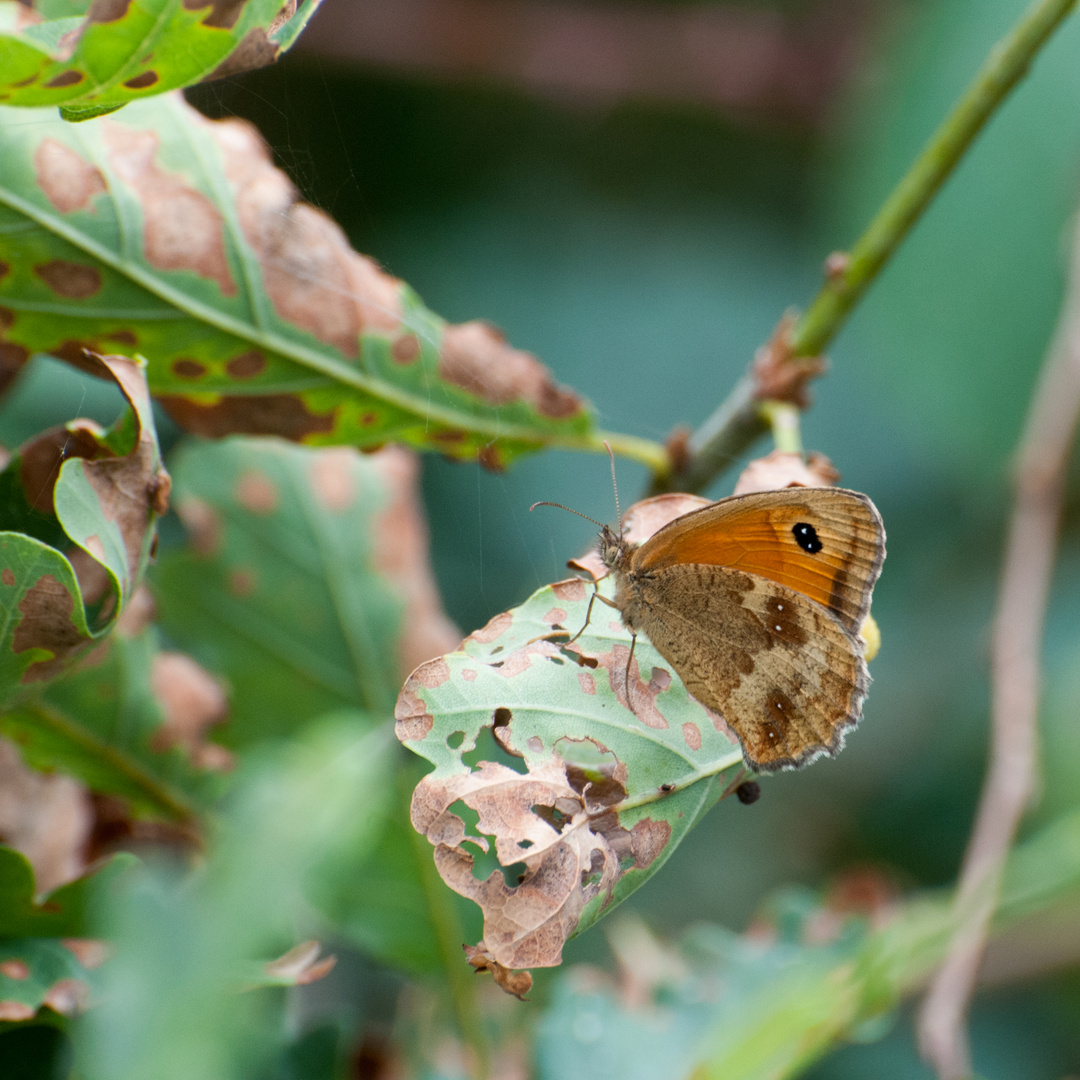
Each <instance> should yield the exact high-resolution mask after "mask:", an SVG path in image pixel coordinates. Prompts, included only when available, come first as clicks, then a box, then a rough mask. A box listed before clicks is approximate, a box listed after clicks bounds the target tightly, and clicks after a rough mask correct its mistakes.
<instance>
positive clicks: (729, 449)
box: [654, 0, 1077, 491]
mask: <svg viewBox="0 0 1080 1080" xmlns="http://www.w3.org/2000/svg"><path fill="white" fill-rule="evenodd" d="M1076 2H1077V0H1036V2H1035V3H1033V4H1032V5H1031V6H1030V7H1029V8H1028V10H1027V11H1026V12H1025V13H1024V15H1023V16H1022V18H1021V19H1020V21H1019V22H1018V23H1016V25H1015V26H1014V27H1013V28H1012V29H1011V30H1010V31H1009V33H1008V34H1006V36H1005V37H1004V38H1003V39H1002V40H1001V41H1000V42H998V43H997V45H995V46H994V48H993V49H991V50H990V55H989V56H988V57H987V58H986V60H985V61H984V62H983V65H982V67H981V68H980V69H979V71H978V73H977V74H976V75H975V78H974V79H973V80H972V82H971V84H970V85H969V86H968V88H967V90H965V91H964V93H963V95H962V96H961V98H960V100H959V101H958V102H957V103H956V104H955V105H954V106H953V109H952V111H951V112H950V113H949V115H948V116H947V117H946V118H945V120H944V121H943V122H942V124H941V126H940V127H939V128H938V129H937V131H935V132H934V134H933V135H932V136H931V138H930V141H929V142H928V143H927V144H926V145H925V146H924V147H923V149H922V152H921V153H920V154H919V156H918V157H917V158H916V159H915V161H914V162H913V164H912V165H911V168H910V169H909V170H908V172H907V174H906V175H905V176H904V177H903V179H901V181H900V183H899V184H897V185H896V187H895V189H894V190H893V192H892V194H891V195H890V196H889V197H888V198H887V199H886V200H885V203H884V204H883V205H882V207H881V209H880V210H879V211H878V213H877V214H876V215H875V217H874V219H873V220H872V221H871V222H870V224H869V225H868V226H867V228H866V230H865V232H863V234H862V236H861V237H859V239H858V240H857V241H856V243H855V245H854V247H853V248H852V249H851V251H850V253H848V254H847V255H846V256H843V257H842V258H839V259H837V260H835V261H836V262H837V263H838V264H839V266H838V268H837V269H836V270H835V271H834V272H832V273H830V274H829V276H828V279H827V280H826V282H825V284H824V285H823V286H822V288H821V291H820V292H819V293H818V294H817V296H816V297H815V298H814V300H813V302H812V303H811V304H810V306H809V307H808V308H807V309H806V311H805V312H804V313H803V315H802V317H801V318H800V319H799V321H798V322H797V323H796V325H795V328H794V330H793V331H792V333H791V335H790V338H789V340H788V345H789V348H790V355H791V356H792V357H800V356H801V357H807V356H818V355H820V354H821V352H822V351H823V350H824V349H825V348H826V346H827V345H828V344H829V342H830V341H832V339H833V338H834V337H835V336H836V334H837V332H838V331H839V330H840V327H841V326H842V325H843V324H844V321H845V320H846V319H847V317H848V315H849V314H850V312H851V310H852V308H854V307H855V305H856V304H857V303H858V302H859V301H860V300H861V299H862V297H863V294H864V293H865V292H866V290H867V289H868V288H869V286H870V284H871V283H872V282H873V281H874V279H875V278H876V277H877V275H878V273H879V272H880V271H881V268H882V267H883V266H884V265H885V263H886V262H888V260H889V258H890V257H891V256H892V254H893V253H894V252H895V251H896V250H897V248H898V247H899V246H900V244H901V242H902V241H903V239H904V238H905V237H906V236H907V234H908V233H909V232H910V231H911V228H912V226H913V225H914V224H915V222H916V221H918V220H919V218H920V216H921V215H922V213H923V211H924V210H925V209H926V208H927V206H929V204H930V202H931V200H932V199H933V197H934V195H936V194H937V191H938V189H939V188H940V187H941V185H942V184H943V183H944V182H945V180H946V179H948V177H949V174H950V173H951V172H952V171H953V169H954V168H955V167H956V164H957V162H959V160H960V159H961V158H962V157H963V156H964V153H965V152H966V151H967V149H968V147H969V146H970V145H971V143H972V141H973V140H974V138H975V136H976V135H978V133H979V132H980V131H981V130H982V129H983V127H984V126H985V125H986V122H987V121H988V120H989V118H990V116H991V115H992V114H993V112H994V110H995V109H996V108H997V107H998V106H999V105H1000V104H1001V103H1002V101H1004V100H1005V98H1006V96H1007V95H1008V93H1009V91H1010V90H1012V88H1013V87H1014V86H1015V85H1016V84H1017V83H1018V82H1019V81H1020V79H1021V78H1022V76H1023V75H1024V74H1025V72H1026V71H1027V69H1028V67H1029V65H1030V64H1031V61H1032V60H1033V59H1034V57H1035V55H1036V54H1037V53H1038V51H1039V49H1041V48H1042V46H1043V45H1044V44H1045V43H1046V41H1047V39H1048V38H1049V37H1050V35H1051V34H1052V33H1053V32H1054V30H1055V29H1056V28H1057V27H1058V25H1059V24H1060V23H1061V22H1062V20H1063V19H1064V18H1065V16H1066V15H1068V14H1069V12H1070V11H1071V10H1072V9H1073V8H1074V7H1075V6H1076ZM766 430H767V426H766V424H765V423H764V422H763V420H762V418H761V416H760V414H759V413H758V398H757V395H756V394H755V392H754V386H753V382H752V379H751V378H750V377H749V376H747V377H746V378H744V379H743V380H741V381H740V382H739V383H738V384H737V385H736V387H735V389H734V391H733V392H732V393H731V395H729V397H728V399H727V400H726V401H724V403H723V404H722V405H721V406H720V407H719V408H718V409H717V410H716V412H714V413H713V415H712V416H711V417H709V419H708V420H706V421H705V423H704V424H703V425H702V426H701V427H700V428H699V429H698V431H696V432H695V433H694V435H693V436H692V437H691V439H690V445H689V450H690V460H689V462H688V464H687V466H686V467H685V468H684V469H682V470H680V471H679V473H678V474H676V475H674V476H670V477H665V476H662V475H661V476H658V477H657V479H656V480H655V481H654V488H655V489H657V490H671V489H676V490H681V491H700V490H701V489H702V488H704V487H705V486H706V485H707V484H708V483H710V482H711V481H712V480H713V479H714V478H715V477H716V476H717V475H718V474H719V473H720V472H721V471H722V470H723V469H724V468H725V467H726V466H727V465H728V464H729V463H730V462H732V461H734V460H735V459H736V458H737V457H739V455H740V454H742V453H743V452H744V451H745V450H746V449H747V448H748V447H749V446H750V445H751V443H753V442H754V441H755V440H756V439H757V438H758V437H759V436H760V435H762V434H764V432H765V431H766Z"/></svg>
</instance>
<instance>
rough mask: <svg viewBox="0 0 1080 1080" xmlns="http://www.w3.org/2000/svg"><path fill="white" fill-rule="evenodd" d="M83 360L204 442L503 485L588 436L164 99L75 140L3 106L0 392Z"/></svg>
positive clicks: (282, 181) (518, 359) (540, 384)
mask: <svg viewBox="0 0 1080 1080" xmlns="http://www.w3.org/2000/svg"><path fill="white" fill-rule="evenodd" d="M251 2H254V0H251ZM31 221H32V222H33V228H32V229H28V228H27V227H26V226H27V224H28V223H29V222H31ZM121 223H123V225H121ZM136 223H137V224H136ZM136 229H137V230H138V231H137V233H135V232H133V231H132V230H136ZM31 238H32V239H31ZM5 267H6V268H7V272H6V273H5V272H3V268H5ZM6 297H10V298H11V303H10V305H8V304H5V298H6ZM87 345H88V346H89V347H91V348H93V349H96V350H97V351H99V352H102V351H108V352H112V351H116V350H120V351H124V352H129V353H132V354H134V353H135V352H139V353H141V354H142V355H144V356H146V357H148V358H149V380H150V388H151V390H152V391H153V393H154V395H155V396H156V397H157V398H158V400H159V401H160V402H161V404H162V405H163V407H164V408H165V409H166V411H167V412H168V413H169V415H170V416H171V417H172V418H173V419H174V420H175V421H176V422H177V423H178V424H179V425H180V426H181V427H184V428H186V429H187V430H188V431H192V432H195V433H197V434H200V435H205V436H209V437H214V438H216V437H221V436H225V435H229V434H247V435H278V436H281V437H283V438H286V439H290V440H293V441H296V442H304V443H310V444H317V445H328V444H350V445H354V446H357V447H362V448H364V449H374V448H376V447H378V446H381V445H383V444H385V443H387V442H403V443H409V444H412V445H414V446H417V447H420V448H423V449H425V450H433V451H437V452H439V453H442V454H445V455H447V456H449V457H452V458H455V459H460V460H479V461H480V462H481V463H482V464H484V465H485V466H487V467H490V468H493V469H501V468H503V467H505V466H506V465H507V464H508V463H509V462H510V461H511V460H512V459H513V458H514V457H515V456H516V455H518V454H522V453H525V452H529V451H535V450H538V449H541V448H542V447H544V446H545V445H548V444H550V443H553V442H558V443H561V444H563V445H565V444H566V443H567V442H574V441H578V442H580V441H581V440H582V437H583V436H587V435H588V434H589V433H590V432H591V430H592V418H591V417H590V415H589V412H588V409H587V407H586V404H585V402H584V401H583V400H582V399H581V398H580V396H579V395H577V394H575V393H574V392H573V391H571V390H569V389H567V388H565V387H562V386H560V385H559V384H558V383H557V382H556V381H555V379H554V378H553V377H552V374H551V372H550V371H548V369H547V368H546V367H544V365H543V364H541V363H540V361H539V360H537V359H536V357H534V356H531V355H530V354H529V353H526V352H523V351H522V350H520V349H516V348H514V347H513V346H512V345H510V344H509V343H508V342H506V341H505V340H504V339H503V337H502V335H501V334H500V333H499V332H498V330H496V329H495V328H494V327H492V326H490V325H488V324H486V323H483V322H479V321H473V322H468V323H463V324H461V325H456V326H454V325H448V324H447V323H445V322H444V321H443V320H442V319H440V318H439V317H438V316H437V315H435V314H434V313H432V312H431V311H429V310H428V309H427V308H425V307H424V305H423V304H422V303H421V302H420V300H419V299H418V298H417V296H416V295H415V294H414V293H413V292H412V290H411V289H409V287H408V286H407V285H405V284H404V283H403V282H401V281H398V280H397V279H396V278H393V277H391V276H390V275H389V274H387V273H385V272H384V271H383V270H382V269H381V268H380V267H379V266H378V265H377V264H376V263H375V262H374V260H372V259H370V258H368V257H366V256H364V255H361V254H359V253H358V252H356V251H354V250H353V248H352V247H351V246H350V245H349V242H348V240H347V238H346V237H345V234H344V233H343V232H342V230H341V229H340V227H339V226H338V225H337V224H336V223H335V222H334V221H333V220H331V219H330V218H329V217H327V216H326V215H325V214H324V213H322V211H320V210H317V209H315V208H314V207H312V206H310V205H308V204H306V203H304V202H303V201H301V199H300V196H299V194H298V192H297V191H296V189H295V188H294V186H293V185H292V183H291V182H290V181H289V179H288V178H287V177H286V176H285V174H284V173H283V172H281V170H279V169H278V168H277V167H276V166H275V165H274V163H273V159H272V156H271V154H270V152H269V150H268V148H267V146H266V145H265V143H264V142H263V141H262V139H261V138H260V136H259V134H258V133H257V132H256V131H255V129H254V128H252V127H251V126H250V125H249V124H247V123H245V122H243V121H241V120H236V119H229V120H220V121H211V120H207V119H206V118H204V117H203V116H201V115H200V114H199V113H197V112H196V111H195V110H194V109H192V108H191V107H190V106H188V105H186V104H185V103H184V101H183V99H182V98H180V97H179V96H177V97H171V96H164V97H160V98H157V99H155V100H154V101H147V102H141V103H137V104H135V105H132V106H130V107H129V108H127V109H125V110H124V112H123V113H122V114H121V115H120V116H119V117H116V118H113V117H108V118H103V119H101V120H100V121H97V122H95V124H93V125H89V126H86V127H84V128H81V129H79V130H78V131H77V132H73V131H72V130H71V128H70V125H65V124H64V123H63V122H61V121H59V120H57V119H56V117H55V114H54V113H51V112H50V113H45V112H42V113H40V114H33V122H27V116H26V114H25V113H24V112H20V111H17V110H11V109H6V110H5V109H2V108H0V375H2V373H3V371H4V370H6V369H11V370H14V369H15V368H17V367H18V365H19V364H20V363H22V362H23V361H25V359H26V358H28V357H29V356H30V355H32V354H33V353H35V352H44V353H51V354H52V355H53V356H58V357H60V358H62V359H65V360H69V361H71V362H73V363H78V362H79V357H80V356H81V350H82V348H83V347H84V346H87ZM5 358H6V359H5Z"/></svg>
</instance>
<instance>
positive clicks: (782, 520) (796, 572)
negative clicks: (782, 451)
mask: <svg viewBox="0 0 1080 1080" xmlns="http://www.w3.org/2000/svg"><path fill="white" fill-rule="evenodd" d="M884 559H885V530H884V527H883V526H882V524H881V517H880V515H879V514H878V512H877V510H876V509H875V507H874V504H873V503H872V502H871V501H870V500H869V499H868V498H867V497H866V496H865V495H860V494H859V493H857V492H854V491H845V490H843V489H840V488H789V489H786V490H784V491H765V492H755V493H754V494H751V495H736V496H733V497H731V498H729V499H721V500H720V501H719V502H715V503H713V504H712V505H710V506H706V507H703V508H702V509H700V510H695V511H693V512H692V513H689V514H684V515H683V516H682V517H680V518H676V519H675V520H674V521H672V522H671V523H670V524H668V525H665V526H664V528H662V529H660V530H659V531H658V532H656V533H655V534H654V535H653V536H652V537H651V538H650V539H648V540H646V541H645V543H644V544H642V545H641V547H639V548H637V549H635V550H634V551H633V553H632V555H631V559H630V562H631V566H630V569H631V572H633V573H649V572H655V571H657V570H662V569H663V568H665V567H668V566H676V565H687V564H692V563H699V564H704V565H707V566H727V567H731V568H733V569H738V570H742V571H744V572H746V573H750V574H756V575H758V576H759V577H763V578H767V579H768V580H770V581H775V582H776V583H777V584H779V585H786V586H787V587H788V588H790V589H794V590H795V591H796V592H799V593H802V595H803V596H806V597H809V598H810V599H811V600H815V601H816V602H817V603H819V604H821V605H822V606H823V607H825V608H828V610H830V611H832V612H833V613H834V614H835V615H836V616H837V617H838V618H839V619H840V621H841V622H842V623H843V624H844V625H845V626H846V627H848V629H850V630H855V631H857V630H858V628H859V627H860V626H861V625H862V622H863V620H864V619H865V618H866V615H867V612H868V611H869V608H870V593H871V590H872V589H873V587H874V582H875V581H876V580H877V577H878V574H879V573H880V572H881V564H882V562H883V561H884Z"/></svg>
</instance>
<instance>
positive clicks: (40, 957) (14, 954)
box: [0, 937, 89, 1020]
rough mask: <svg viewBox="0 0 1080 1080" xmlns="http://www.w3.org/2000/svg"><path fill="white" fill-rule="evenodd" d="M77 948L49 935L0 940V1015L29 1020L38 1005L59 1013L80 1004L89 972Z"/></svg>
mask: <svg viewBox="0 0 1080 1080" xmlns="http://www.w3.org/2000/svg"><path fill="white" fill-rule="evenodd" d="M77 949H78V944H74V943H73V945H71V946H69V945H68V944H67V943H66V942H63V941H59V940H58V939H56V938H51V937H46V938H17V939H14V940H6V941H0V1019H3V1020H30V1019H32V1018H33V1017H34V1015H35V1014H36V1013H37V1011H38V1009H40V1008H41V1007H42V1005H48V1006H49V1007H50V1008H52V1009H54V1010H55V1011H56V1012H59V1013H62V1014H70V1013H73V1012H76V1011H78V1010H79V1009H81V1008H82V1007H84V1006H85V1005H86V1001H87V998H88V997H89V986H88V984H87V979H88V975H89V973H88V972H87V970H86V968H85V967H83V965H82V964H81V963H80V962H79V959H78V956H77Z"/></svg>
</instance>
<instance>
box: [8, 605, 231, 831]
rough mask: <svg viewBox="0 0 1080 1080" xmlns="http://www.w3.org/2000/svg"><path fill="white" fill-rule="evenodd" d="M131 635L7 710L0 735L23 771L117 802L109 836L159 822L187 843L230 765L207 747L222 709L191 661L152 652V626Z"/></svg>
mask: <svg viewBox="0 0 1080 1080" xmlns="http://www.w3.org/2000/svg"><path fill="white" fill-rule="evenodd" d="M133 629H134V630H135V632H134V633H129V632H127V630H126V628H125V626H124V625H123V624H121V626H120V627H119V628H118V630H117V631H116V632H115V633H113V634H112V635H111V636H110V637H109V638H108V639H107V640H105V641H103V642H101V643H100V644H99V645H98V646H97V647H96V648H95V649H94V650H93V651H92V652H91V653H90V655H89V656H88V657H87V658H86V659H85V661H84V662H83V663H82V664H80V665H79V666H77V667H76V668H75V669H74V670H72V671H69V672H66V673H65V674H64V675H63V676H62V677H61V678H59V679H56V680H55V681H54V682H52V683H50V684H49V685H48V686H47V687H45V688H43V690H42V691H40V692H39V693H38V694H37V695H35V696H34V697H32V698H29V699H27V700H24V701H20V702H19V703H18V704H17V705H15V706H14V707H12V708H11V709H9V710H8V711H7V712H6V713H5V714H4V715H3V716H2V717H0V733H2V734H4V735H5V736H7V737H8V738H10V739H11V740H12V741H13V742H14V743H15V744H16V745H17V746H18V747H19V750H20V752H21V753H22V756H23V758H24V760H25V761H26V762H27V764H29V765H30V766H31V767H33V768H35V769H44V770H50V771H51V770H61V771H63V772H65V773H68V774H70V775H72V776H75V777H78V778H79V779H80V780H82V782H83V783H85V784H86V785H87V786H88V787H89V788H90V789H91V790H92V791H93V792H94V793H95V794H96V795H107V796H119V797H120V798H119V799H118V800H117V801H118V802H119V803H120V809H121V812H120V815H119V817H120V820H119V821H117V822H116V823H115V825H114V826H112V827H111V828H112V829H113V831H117V830H121V829H122V830H125V831H126V830H128V829H135V831H138V830H139V828H140V827H141V825H138V824H137V823H142V822H144V821H146V820H147V819H149V820H151V821H155V822H161V821H163V820H164V821H168V822H173V823H176V826H170V827H174V828H177V829H178V830H179V831H177V832H176V834H175V835H174V836H173V837H172V839H173V840H180V841H181V842H183V841H186V842H188V843H190V842H191V841H192V840H194V839H195V834H194V833H193V832H192V831H191V830H192V823H193V822H194V820H195V817H196V811H197V808H198V807H200V806H202V805H204V804H205V803H207V802H209V801H210V800H212V799H214V798H215V797H217V796H218V795H219V794H220V792H221V790H222V789H223V788H224V787H225V786H226V784H227V782H228V781H227V774H228V771H229V770H230V769H231V768H232V765H233V756H232V754H231V752H230V751H229V750H227V749H226V748H225V747H224V746H221V745H219V744H218V743H217V742H216V741H214V738H215V737H216V736H217V735H218V731H219V729H220V726H221V725H222V723H223V722H224V721H225V720H226V704H227V703H226V700H225V696H224V693H223V691H222V689H221V687H220V686H219V684H218V683H217V682H216V680H214V679H213V678H212V677H211V676H210V675H209V674H208V673H207V672H206V671H204V670H203V669H202V668H201V667H200V666H199V665H198V664H196V663H195V661H194V660H192V659H191V658H190V657H187V656H184V655H183V654H181V653H177V652H175V651H168V652H165V651H162V650H161V649H160V645H159V635H158V632H157V629H156V627H154V626H141V627H140V626H137V625H136V626H135V627H133ZM118 715H119V716H122V717H123V723H118V721H117V717H118ZM99 817H100V808H99ZM118 835H119V833H118Z"/></svg>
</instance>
